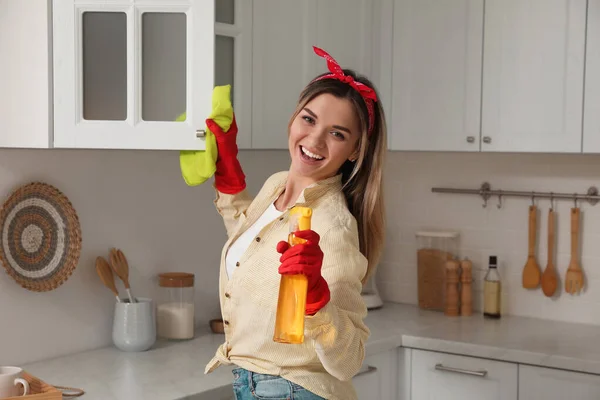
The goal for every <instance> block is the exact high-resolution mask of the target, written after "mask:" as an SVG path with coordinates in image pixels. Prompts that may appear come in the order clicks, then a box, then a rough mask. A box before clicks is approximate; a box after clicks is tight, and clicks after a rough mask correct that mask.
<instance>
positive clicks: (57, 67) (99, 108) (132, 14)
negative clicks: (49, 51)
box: [52, 0, 215, 150]
mask: <svg viewBox="0 0 600 400" xmlns="http://www.w3.org/2000/svg"><path fill="white" fill-rule="evenodd" d="M52 4H53V7H52V16H53V32H52V35H53V80H54V146H55V147H67V148H119V149H174V150H179V149H188V150H193V149H203V148H204V140H203V138H201V137H199V136H201V133H199V132H198V133H197V130H201V129H203V128H204V127H205V123H204V120H205V118H206V116H207V115H208V113H210V110H211V97H212V89H213V84H214V47H215V46H214V43H215V40H214V26H215V22H214V18H215V10H214V2H213V1H206V0H178V1H177V2H173V1H168V0H162V1H160V0H146V1H144V0H135V1H134V0H114V1H111V2H110V3H108V2H106V1H104V0H88V1H86V2H80V1H76V0H54V1H53V2H52ZM184 112H185V113H186V114H187V116H186V119H185V120H184V121H181V122H175V119H176V118H177V117H178V116H179V115H181V114H183V113H184Z"/></svg>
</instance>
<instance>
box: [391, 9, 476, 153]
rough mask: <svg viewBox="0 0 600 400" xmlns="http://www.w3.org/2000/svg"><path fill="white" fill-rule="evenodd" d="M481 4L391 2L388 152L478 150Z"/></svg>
mask: <svg viewBox="0 0 600 400" xmlns="http://www.w3.org/2000/svg"><path fill="white" fill-rule="evenodd" d="M483 5H484V1H483V0H458V1H451V2H448V1H444V0H396V2H395V3H394V17H393V24H394V29H393V32H394V33H393V35H394V40H393V60H394V61H393V71H392V82H393V91H392V96H393V99H392V102H393V106H392V114H391V115H388V118H391V119H392V127H393V132H390V135H391V139H390V147H391V149H392V150H437V151H439V150H445V151H479V150H480V112H481V68H482V66H481V63H482V40H483V11H484V6H483ZM383 18H385V17H383Z"/></svg>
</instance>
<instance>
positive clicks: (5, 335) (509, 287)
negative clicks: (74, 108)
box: [0, 149, 600, 364]
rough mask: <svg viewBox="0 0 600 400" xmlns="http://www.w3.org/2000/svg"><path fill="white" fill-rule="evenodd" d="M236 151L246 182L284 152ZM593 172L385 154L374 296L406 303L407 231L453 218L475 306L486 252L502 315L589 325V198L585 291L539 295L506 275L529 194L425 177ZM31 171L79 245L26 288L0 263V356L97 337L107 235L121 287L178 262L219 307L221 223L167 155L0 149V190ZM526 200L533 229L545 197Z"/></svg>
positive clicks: (262, 174) (413, 296) (472, 180)
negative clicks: (127, 273)
mask: <svg viewBox="0 0 600 400" xmlns="http://www.w3.org/2000/svg"><path fill="white" fill-rule="evenodd" d="M240 159H241V162H242V165H243V167H244V169H245V171H246V174H247V176H248V186H249V189H250V190H251V191H252V192H254V193H256V191H258V189H259V188H260V186H261V185H262V183H263V181H264V179H266V178H267V177H268V176H269V175H270V174H271V173H272V172H275V171H278V170H283V169H286V168H287V166H288V154H287V152H285V151H241V152H240ZM599 170H600V157H596V156H570V155H519V154H515V155H501V154H450V153H446V154H439V153H398V152H393V153H389V154H388V166H387V169H386V171H387V176H386V199H387V223H388V227H387V230H388V238H387V246H386V250H385V254H384V261H383V262H382V264H381V265H380V268H379V271H378V276H377V280H378V287H379V289H380V291H381V294H382V296H383V297H384V299H386V300H389V301H396V302H403V303H412V304H416V303H417V290H416V288H417V280H416V256H415V254H416V247H415V246H416V243H415V239H414V233H415V231H417V230H419V229H424V228H440V229H441V228H445V229H455V230H458V231H459V232H460V233H461V256H468V257H469V258H471V259H472V260H473V262H474V266H475V268H476V270H475V272H474V275H475V279H476V282H475V289H476V293H475V294H476V296H475V298H476V306H480V304H481V300H480V298H481V288H482V285H481V280H482V279H483V275H484V273H485V269H486V267H487V257H488V255H490V254H495V255H497V256H498V257H499V261H500V265H499V269H500V273H501V274H502V277H503V283H504V294H503V302H504V310H505V312H506V313H510V314H516V315H526V316H534V317H542V318H550V319H556V320H564V321H579V322H587V323H593V324H600V312H598V311H597V310H598V309H599V306H600V268H598V265H600V247H598V246H595V244H596V243H597V242H598V241H599V240H600V228H599V226H600V204H599V205H598V206H595V207H592V206H590V205H589V204H587V203H583V204H581V206H582V255H583V259H582V265H583V269H584V271H585V273H586V278H587V284H588V286H587V288H586V290H585V292H584V293H583V294H582V295H580V296H576V297H573V296H571V295H569V294H565V293H564V292H562V290H560V291H559V292H560V293H559V294H558V295H557V296H556V297H555V298H552V299H548V298H545V297H544V296H543V294H542V292H541V290H537V291H527V290H525V289H522V288H521V286H520V277H521V275H520V274H521V269H522V267H523V265H524V263H525V259H526V254H527V253H526V252H527V207H528V205H529V200H526V199H514V198H508V199H505V200H504V201H503V207H502V209H497V208H496V199H492V200H491V201H490V204H489V206H488V207H487V208H485V209H484V208H482V207H481V204H482V202H481V199H480V198H479V197H477V196H465V195H453V194H437V193H431V187H433V186H449V187H478V186H479V185H480V184H481V182H483V181H485V180H487V181H489V182H490V183H491V184H492V186H493V187H496V188H502V189H517V190H532V189H535V190H548V191H550V190H552V191H565V192H575V191H578V192H582V191H585V190H587V187H588V186H590V185H596V184H600V182H599V181H598V180H597V179H598V176H599V175H598V173H597V171H599ZM33 180H41V181H44V182H47V183H50V184H53V185H55V186H56V187H58V188H59V189H60V190H62V191H63V192H64V193H65V194H66V195H67V196H68V197H69V198H70V200H71V201H72V203H73V205H74V207H75V208H76V210H77V212H78V214H79V217H80V221H81V227H82V234H83V250H82V254H81V259H80V263H79V265H78V267H77V269H76V270H75V272H74V274H73V275H72V276H71V277H70V279H69V280H68V281H67V282H66V283H65V284H64V285H62V286H61V287H59V288H58V289H56V290H54V291H51V292H46V293H34V292H29V291H27V290H25V289H22V288H21V287H20V286H18V285H17V284H16V283H15V282H14V281H13V280H12V279H11V278H10V277H9V276H8V275H7V274H5V273H4V272H1V271H0V321H2V322H1V324H2V327H3V330H2V335H1V338H2V340H0V364H21V363H25V362H29V361H35V360H40V359H47V358H51V357H54V356H57V355H62V354H67V353H72V352H77V351H81V350H85V349H89V348H95V347H100V346H104V345H108V344H110V342H111V338H110V330H111V323H112V321H111V318H112V310H113V305H114V300H113V297H112V295H111V293H110V291H109V290H108V289H106V288H105V287H104V286H103V285H102V284H101V282H100V280H99V278H98V277H97V275H96V272H95V269H94V260H95V258H96V256H97V255H107V253H108V249H109V248H110V247H112V246H117V247H120V248H121V249H123V251H124V252H125V254H126V256H127V257H128V259H129V263H130V267H131V284H132V289H133V291H134V294H136V295H139V296H151V297H156V296H157V290H156V281H155V277H156V274H158V273H159V272H162V271H178V270H180V271H192V272H194V273H196V277H197V280H196V306H197V307H196V317H197V321H198V323H199V325H202V326H204V325H206V322H207V321H208V320H209V319H211V318H215V317H218V316H219V305H218V295H217V283H218V277H217V268H218V259H219V253H220V251H221V248H222V245H223V243H224V241H225V232H224V229H223V227H222V224H221V220H220V218H219V216H218V215H217V213H216V211H215V210H214V206H213V203H212V201H213V199H214V192H213V189H212V186H211V183H206V184H204V185H201V186H198V187H193V188H192V187H188V186H186V185H185V183H184V182H183V179H182V178H181V175H180V171H179V164H178V153H176V152H167V151H106V150H90V151H82V150H79V151H69V150H14V149H10V150H6V149H0V198H2V199H4V198H5V197H6V196H8V195H9V194H10V192H11V191H12V190H13V189H15V188H16V187H17V186H19V185H22V184H24V183H27V182H30V181H33ZM538 204H539V206H540V208H541V213H540V215H539V217H538V218H539V220H541V222H540V225H541V234H542V235H544V234H545V232H546V230H545V226H546V213H547V209H548V202H547V201H543V200H542V201H540V202H539V203H538ZM571 205H572V202H568V201H560V202H557V204H556V208H557V211H558V226H557V228H558V260H557V265H558V268H559V271H560V276H561V282H560V283H561V284H562V283H563V281H562V278H563V277H564V273H565V270H566V267H567V264H568V261H569V224H568V221H569V220H568V215H569V214H568V213H569V208H570V207H571ZM545 248H546V240H545V237H544V238H542V239H541V240H540V245H539V250H538V253H537V254H538V255H539V262H540V264H541V265H543V266H545V263H546V250H545ZM119 285H120V283H119ZM119 287H120V288H122V286H119Z"/></svg>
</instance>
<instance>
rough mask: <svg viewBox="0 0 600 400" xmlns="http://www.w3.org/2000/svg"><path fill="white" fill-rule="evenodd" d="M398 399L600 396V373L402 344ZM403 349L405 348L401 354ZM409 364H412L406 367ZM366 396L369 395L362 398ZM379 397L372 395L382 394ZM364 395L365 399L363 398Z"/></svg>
mask: <svg viewBox="0 0 600 400" xmlns="http://www.w3.org/2000/svg"><path fill="white" fill-rule="evenodd" d="M404 351H405V353H406V354H407V355H406V357H405V359H406V360H408V361H406V362H405V363H404V364H405V365H406V366H407V367H406V368H402V360H401V358H402V357H400V363H399V364H398V365H399V366H400V371H399V373H398V375H397V376H398V378H399V382H404V383H405V384H406V385H408V386H409V387H408V388H407V387H402V386H400V387H399V391H398V394H397V395H396V396H394V397H389V399H398V400H408V399H410V400H432V399H444V400H565V399H573V400H598V399H600V375H594V374H586V373H581V372H574V371H565V370H557V369H552V368H544V367H535V366H530V365H522V364H516V363H510V362H503V361H495V360H488V359H482V358H476V357H468V356H459V355H453V354H446V353H439V352H435V351H427V350H417V349H412V350H411V349H404ZM399 354H402V353H399ZM408 366H410V367H408ZM364 398H367V397H364ZM379 398H380V397H373V399H379ZM361 399H362V398H361Z"/></svg>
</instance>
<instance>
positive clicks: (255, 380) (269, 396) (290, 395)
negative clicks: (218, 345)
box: [233, 368, 325, 400]
mask: <svg viewBox="0 0 600 400" xmlns="http://www.w3.org/2000/svg"><path fill="white" fill-rule="evenodd" d="M233 393H234V394H235V398H236V400H257V399H258V400H325V399H324V398H323V397H319V396H317V395H316V394H314V393H312V392H309V391H308V390H306V389H304V388H303V387H302V386H299V385H296V384H295V383H292V382H290V381H288V380H287V379H283V378H282V377H280V376H276V375H265V374H257V373H255V372H251V371H248V370H245V369H243V368H236V369H234V370H233Z"/></svg>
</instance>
